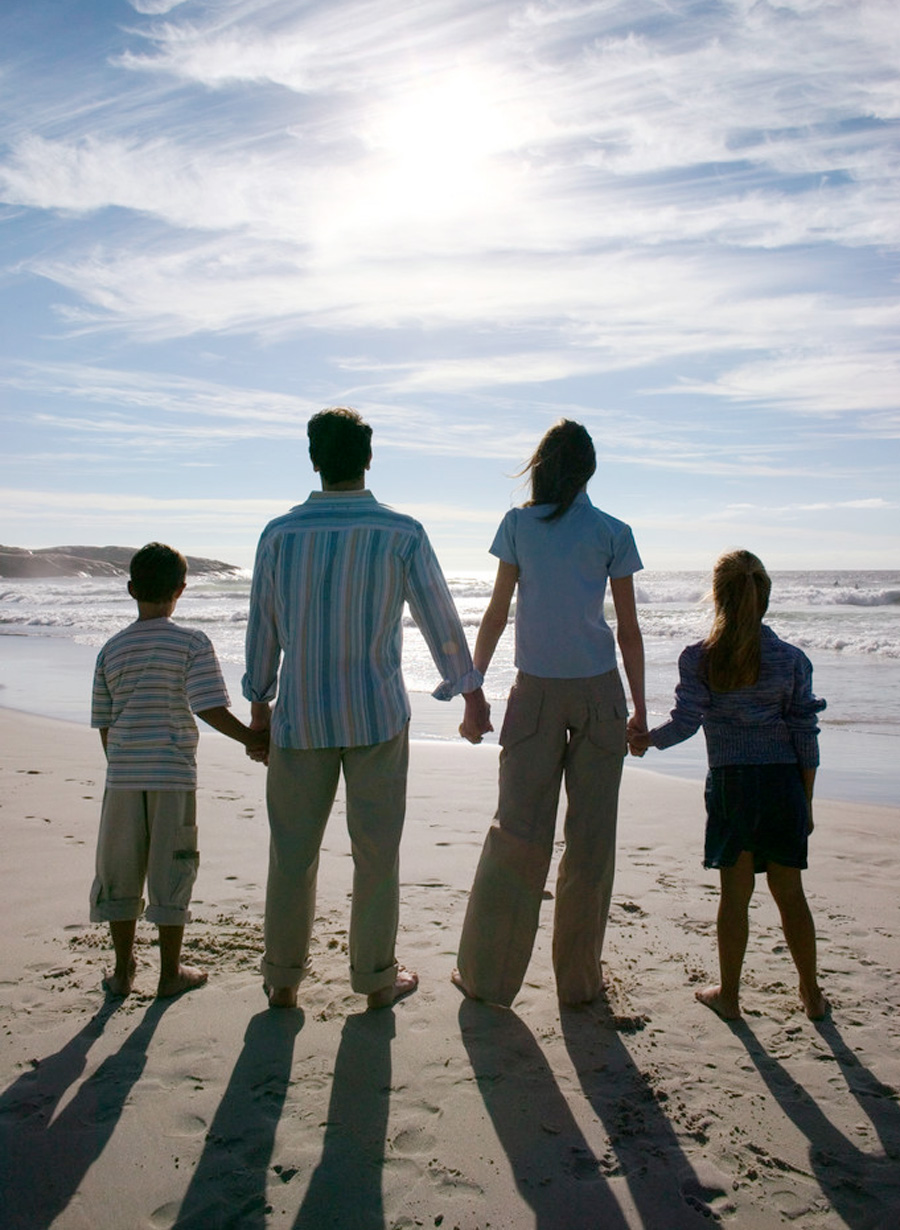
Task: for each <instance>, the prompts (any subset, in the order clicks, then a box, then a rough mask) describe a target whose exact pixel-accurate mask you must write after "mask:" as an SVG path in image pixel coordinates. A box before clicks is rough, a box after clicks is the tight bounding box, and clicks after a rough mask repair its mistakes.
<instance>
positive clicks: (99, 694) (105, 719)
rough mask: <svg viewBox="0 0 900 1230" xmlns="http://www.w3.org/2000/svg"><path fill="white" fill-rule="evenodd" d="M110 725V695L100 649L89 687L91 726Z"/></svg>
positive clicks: (99, 727) (102, 726)
mask: <svg viewBox="0 0 900 1230" xmlns="http://www.w3.org/2000/svg"><path fill="white" fill-rule="evenodd" d="M111 725H112V696H111V695H110V691H109V688H108V686H107V683H106V667H105V663H104V654H103V650H102V649H101V651H100V653H99V654H98V655H97V664H96V666H95V667H94V682H93V687H92V689H91V726H92V727H93V728H94V729H95V730H100V729H102V728H104V727H107V726H111Z"/></svg>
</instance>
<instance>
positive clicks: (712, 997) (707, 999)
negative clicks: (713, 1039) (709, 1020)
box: [694, 986, 741, 1021]
mask: <svg viewBox="0 0 900 1230" xmlns="http://www.w3.org/2000/svg"><path fill="white" fill-rule="evenodd" d="M694 998H695V999H696V1000H697V1001H698V1003H701V1004H704V1005H705V1006H706V1007H707V1008H712V1010H713V1012H715V1013H716V1015H717V1016H720V1017H721V1018H722V1020H723V1021H739V1020H740V1019H741V1009H740V1005H739V1004H738V1001H737V998H734V999H731V998H730V997H728V996H725V995H723V994H722V988H721V987H719V986H713V987H704V988H703V989H702V990H701V991H695V992H694Z"/></svg>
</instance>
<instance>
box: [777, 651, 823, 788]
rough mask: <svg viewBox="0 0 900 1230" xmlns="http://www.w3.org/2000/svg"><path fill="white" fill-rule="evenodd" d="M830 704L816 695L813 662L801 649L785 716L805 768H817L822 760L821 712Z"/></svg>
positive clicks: (801, 764)
mask: <svg viewBox="0 0 900 1230" xmlns="http://www.w3.org/2000/svg"><path fill="white" fill-rule="evenodd" d="M826 704H827V701H825V700H823V699H822V698H821V697H818V696H814V695H813V690H812V663H811V662H810V660H809V658H808V657H807V656H806V654H805V653H801V652H800V651H799V650H798V651H797V655H796V657H795V660H794V687H793V690H792V693H791V699H790V702H789V704H788V706H787V711H786V712H785V715H784V720H785V722H786V724H787V727H788V730H789V731H790V735H791V743H792V745H793V748H794V751H795V752H796V755H797V763H798V764H799V765H800V766H801V768H804V769H814V768H816V766H817V765H818V763H819V722H818V718H817V715H818V714H819V713H821V712H822V710H823V709H824V708H825V706H826Z"/></svg>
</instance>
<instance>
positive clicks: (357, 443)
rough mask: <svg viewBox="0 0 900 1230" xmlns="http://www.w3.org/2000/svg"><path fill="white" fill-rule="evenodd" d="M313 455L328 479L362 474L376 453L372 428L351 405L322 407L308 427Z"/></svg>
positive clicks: (350, 478)
mask: <svg viewBox="0 0 900 1230" xmlns="http://www.w3.org/2000/svg"><path fill="white" fill-rule="evenodd" d="M306 434H307V435H308V436H309V457H310V461H312V463H313V465H314V466H316V467H317V468H318V470H319V473H320V474H321V475H322V477H323V478H324V479H325V482H326V483H346V482H352V481H353V480H354V479H357V478H361V477H362V475H363V474H364V473H365V471H366V466H367V465H368V464H369V459H370V458H371V456H372V428H371V427H370V426H369V424H368V423H366V422H365V421H364V420H363V419H362V417H361V416H360V415H359V414H357V413H356V411H355V410H351V409H350V408H349V407H348V406H332V407H331V408H330V409H328V410H320V411H319V413H318V414H314V415H313V416H312V418H311V419H310V420H309V423H308V424H307V427H306Z"/></svg>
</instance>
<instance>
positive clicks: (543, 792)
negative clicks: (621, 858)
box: [458, 670, 627, 1006]
mask: <svg viewBox="0 0 900 1230" xmlns="http://www.w3.org/2000/svg"><path fill="white" fill-rule="evenodd" d="M626 715H627V710H626V704H625V694H624V692H623V690H622V683H621V680H620V678H619V673H618V671H616V670H613V671H610V672H608V673H607V674H605V675H597V676H594V677H592V678H588V679H543V678H538V677H537V676H534V675H525V674H523V673H522V672H521V671H520V672H519V675H518V676H517V679H516V682H515V685H514V686H513V689H512V691H511V693H510V697H509V704H508V706H507V710H506V719H505V721H504V723H503V730H502V731H501V733H500V743H501V745H502V749H503V750H502V751H501V753H500V790H499V802H498V806H497V814H496V816H495V817H494V823H493V825H492V826H491V828H490V829H489V830H488V834H487V838H486V840H485V843H484V848H483V850H482V854H481V859H480V862H479V864H478V869H477V871H476V873H475V881H474V883H473V885H472V892H471V895H470V897H469V905H468V909H467V911H466V918H465V922H464V924H463V932H462V938H461V940H460V946H459V958H458V967H459V972H460V976H461V978H462V981H463V982H464V984H465V985H466V987H467V988H468V990H469V991H470V992H471V993H472V994H473V995H476V996H477V997H478V998H479V999H485V1000H488V1001H489V1002H491V1003H496V1004H504V1005H507V1006H508V1005H509V1004H511V1003H512V1001H513V999H514V998H515V996H516V994H517V993H518V991H519V988H520V987H521V985H522V981H523V979H524V977H525V971H526V969H527V967H528V962H529V960H530V957H531V950H532V948H533V947H534V938H535V934H536V932H537V927H538V920H539V916H540V909H541V899H542V896H543V891H544V884H545V882H546V879H547V872H548V870H549V868H550V860H551V857H552V855H553V842H554V836H555V831H556V814H557V809H558V805H559V792H560V786H561V784H562V781H563V778H565V784H566V795H567V801H568V802H567V808H566V818H565V830H564V831H565V841H566V848H565V852H564V854H563V856H562V860H561V861H560V864H559V873H558V876H557V881H556V910H555V917H554V927H553V967H554V971H555V974H556V987H557V993H558V995H559V998H560V999H561V1000H562V1001H563V1002H565V1003H581V1002H587V1001H590V1000H592V999H594V998H596V996H597V995H598V994H599V992H600V988H601V986H602V975H601V971H600V954H601V951H602V948H603V937H604V934H605V931H606V920H607V916H608V914H609V904H610V898H611V896H612V885H613V875H614V873H615V855H616V812H617V808H618V800H619V782H620V780H621V776H622V762H623V760H624V757H625V752H626V742H625V725H626Z"/></svg>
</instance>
